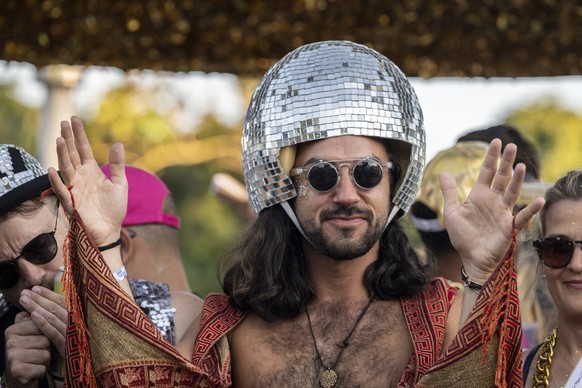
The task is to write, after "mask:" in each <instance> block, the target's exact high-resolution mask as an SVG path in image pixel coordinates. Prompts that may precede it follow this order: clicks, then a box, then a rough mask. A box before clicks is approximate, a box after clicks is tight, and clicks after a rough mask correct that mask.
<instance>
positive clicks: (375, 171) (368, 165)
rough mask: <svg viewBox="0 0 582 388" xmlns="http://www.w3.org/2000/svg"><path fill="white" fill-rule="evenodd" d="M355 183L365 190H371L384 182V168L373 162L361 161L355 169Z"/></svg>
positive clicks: (371, 160) (370, 160)
mask: <svg viewBox="0 0 582 388" xmlns="http://www.w3.org/2000/svg"><path fill="white" fill-rule="evenodd" d="M353 174H354V181H356V183H357V184H358V185H359V186H360V187H361V188H363V189H371V188H372V187H375V186H376V185H378V183H380V181H381V180H382V166H380V164H379V163H378V162H377V161H375V160H373V159H367V160H362V161H359V162H358V163H357V164H356V166H355V167H354V172H353Z"/></svg>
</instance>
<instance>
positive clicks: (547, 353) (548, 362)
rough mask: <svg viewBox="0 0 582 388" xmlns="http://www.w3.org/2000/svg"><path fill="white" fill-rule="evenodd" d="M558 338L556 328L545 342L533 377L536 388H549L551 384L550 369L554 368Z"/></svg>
mask: <svg viewBox="0 0 582 388" xmlns="http://www.w3.org/2000/svg"><path fill="white" fill-rule="evenodd" d="M557 337H558V328H557V327H554V329H553V330H552V331H550V334H548V337H547V338H546V340H545V341H544V344H543V345H542V348H541V350H540V355H539V357H538V362H537V364H536V370H535V373H534V376H533V380H534V383H533V387H534V388H540V387H543V388H547V387H548V385H549V384H550V368H551V366H552V356H553V355H554V346H556V338H557Z"/></svg>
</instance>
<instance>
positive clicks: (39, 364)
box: [6, 348, 51, 386]
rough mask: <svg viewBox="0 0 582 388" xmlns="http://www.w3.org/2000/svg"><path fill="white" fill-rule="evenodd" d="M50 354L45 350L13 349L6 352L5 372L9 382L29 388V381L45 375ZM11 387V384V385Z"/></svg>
mask: <svg viewBox="0 0 582 388" xmlns="http://www.w3.org/2000/svg"><path fill="white" fill-rule="evenodd" d="M50 359H51V354H50V350H49V348H47V349H14V350H11V351H8V350H7V352H6V364H7V369H8V370H7V372H8V373H9V374H10V376H11V381H15V380H16V381H18V382H20V383H21V384H23V386H30V385H28V384H30V382H31V381H34V380H37V379H40V378H42V377H44V375H45V374H46V369H47V366H48V365H49V363H50ZM10 386H12V383H11V385H10Z"/></svg>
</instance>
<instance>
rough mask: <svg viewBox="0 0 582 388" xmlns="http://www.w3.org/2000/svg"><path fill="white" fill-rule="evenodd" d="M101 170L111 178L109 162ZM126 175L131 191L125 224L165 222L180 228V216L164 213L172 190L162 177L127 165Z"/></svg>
mask: <svg viewBox="0 0 582 388" xmlns="http://www.w3.org/2000/svg"><path fill="white" fill-rule="evenodd" d="M101 170H102V171H103V173H104V174H105V175H106V176H107V178H111V171H110V170H109V164H104V165H103V166H101ZM125 176H126V177H127V184H128V185H129V193H128V198H127V214H126V215H125V219H124V220H123V226H131V225H143V224H165V225H168V226H171V227H172V228H176V229H178V228H180V217H177V216H174V215H171V214H166V213H164V208H163V207H164V199H166V197H167V196H168V195H169V194H170V190H168V187H167V186H166V185H165V184H164V182H162V180H161V179H160V178H158V177H157V176H155V175H154V174H151V173H149V172H147V171H144V170H141V169H139V168H137V167H133V166H127V165H126V166H125Z"/></svg>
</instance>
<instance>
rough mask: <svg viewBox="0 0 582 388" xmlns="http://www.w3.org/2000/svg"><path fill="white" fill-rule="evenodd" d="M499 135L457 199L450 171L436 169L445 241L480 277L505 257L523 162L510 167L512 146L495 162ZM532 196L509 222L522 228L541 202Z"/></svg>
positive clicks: (473, 276) (473, 275) (474, 276)
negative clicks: (468, 189) (471, 182)
mask: <svg viewBox="0 0 582 388" xmlns="http://www.w3.org/2000/svg"><path fill="white" fill-rule="evenodd" d="M501 146H502V144H501V141H500V140H499V139H495V140H493V141H492V142H491V143H490V144H489V150H488V152H487V156H486V157H485V160H484V161H483V164H482V166H481V170H480V172H479V176H478V178H477V182H476V183H475V186H473V189H472V190H471V192H470V193H469V196H468V197H467V199H466V200H465V202H464V203H462V204H460V203H459V200H458V197H457V188H456V182H455V179H454V177H453V176H452V175H451V174H449V173H441V174H440V175H439V182H440V184H441V189H442V191H443V197H444V200H445V204H444V205H445V206H444V218H445V224H446V228H447V232H448V233H449V237H450V239H451V243H452V244H453V246H454V247H455V249H456V250H457V252H458V253H459V255H460V256H461V258H462V260H463V265H464V266H465V270H466V272H467V274H468V275H469V277H470V278H471V279H472V280H474V281H477V282H484V281H485V280H487V279H488V278H489V275H491V273H492V272H493V271H494V270H495V268H496V267H497V264H498V263H499V261H500V260H501V259H503V258H504V257H505V254H506V253H507V251H508V249H509V247H510V245H511V241H512V238H513V227H514V215H513V208H514V205H515V203H516V202H517V199H518V198H519V194H520V190H521V184H522V183H523V179H524V176H525V166H524V165H523V164H521V163H520V164H518V165H517V166H516V167H515V169H513V163H514V161H515V156H516V154H517V147H516V146H515V145H514V144H508V145H507V146H506V147H505V150H504V152H503V155H502V157H501V161H500V163H499V166H497V162H498V160H499V155H500V153H501ZM543 203H544V200H543V199H542V198H538V199H536V200H534V201H533V202H532V203H530V204H529V205H528V206H527V207H525V208H524V209H522V210H521V211H520V212H519V213H518V214H517V215H516V216H515V227H516V228H518V229H520V228H522V227H523V226H524V225H525V224H526V223H527V222H528V221H529V220H530V219H531V218H532V217H533V216H534V215H535V214H536V213H537V212H538V211H539V210H540V209H541V208H542V206H543Z"/></svg>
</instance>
